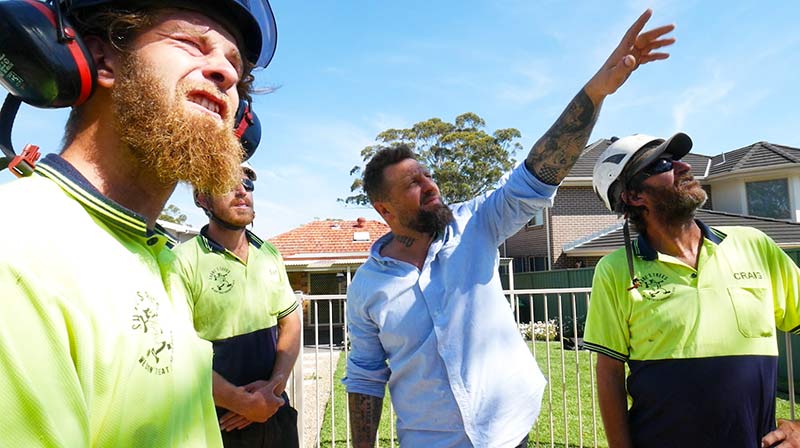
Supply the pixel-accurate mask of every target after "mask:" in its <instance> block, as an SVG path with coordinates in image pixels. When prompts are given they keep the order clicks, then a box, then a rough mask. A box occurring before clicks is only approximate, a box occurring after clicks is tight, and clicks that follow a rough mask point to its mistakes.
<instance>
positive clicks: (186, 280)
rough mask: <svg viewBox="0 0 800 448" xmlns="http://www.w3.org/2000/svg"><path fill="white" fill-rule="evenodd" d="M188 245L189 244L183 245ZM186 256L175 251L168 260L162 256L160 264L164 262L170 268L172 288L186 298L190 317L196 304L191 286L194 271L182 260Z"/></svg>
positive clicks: (179, 251) (193, 289) (192, 242)
mask: <svg viewBox="0 0 800 448" xmlns="http://www.w3.org/2000/svg"><path fill="white" fill-rule="evenodd" d="M184 244H190V243H184ZM191 244H194V241H191ZM184 257H186V255H185V254H184V253H183V252H182V251H181V250H180V246H179V250H176V251H175V252H173V253H172V254H171V256H170V257H169V258H167V256H164V255H162V256H161V259H162V263H163V262H164V260H166V262H167V263H169V264H168V265H169V267H170V275H171V277H170V280H171V282H172V283H173V284H172V287H173V288H176V289H177V290H178V291H180V293H182V294H183V295H184V297H186V303H187V305H189V310H190V311H191V313H192V315H194V306H195V303H196V300H197V299H196V294H195V288H194V285H193V283H194V282H193V279H194V270H193V269H192V267H191V266H190V264H189V263H187V262H186V261H185V259H184Z"/></svg>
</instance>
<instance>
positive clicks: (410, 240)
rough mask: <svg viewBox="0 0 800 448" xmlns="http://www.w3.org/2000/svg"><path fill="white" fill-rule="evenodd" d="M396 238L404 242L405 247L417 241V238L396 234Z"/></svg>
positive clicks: (399, 241)
mask: <svg viewBox="0 0 800 448" xmlns="http://www.w3.org/2000/svg"><path fill="white" fill-rule="evenodd" d="M394 239H396V240H397V242H398V243H400V244H402V245H403V246H405V247H411V245H412V244H414V241H417V239H416V238H412V237H410V236H403V235H395V236H394Z"/></svg>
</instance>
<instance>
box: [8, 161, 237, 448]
mask: <svg viewBox="0 0 800 448" xmlns="http://www.w3.org/2000/svg"><path fill="white" fill-rule="evenodd" d="M0 204H2V206H3V208H4V212H3V215H2V219H0V248H2V249H0V291H1V292H0V297H2V307H0V365H1V366H2V368H1V369H0V446H3V447H5V446H8V447H109V448H112V447H113V448H118V447H165V448H167V447H169V448H172V447H221V446H222V443H221V438H220V433H219V426H218V424H217V420H216V415H215V412H214V403H213V398H212V394H211V346H210V344H208V342H206V341H203V340H202V339H200V338H198V337H197V335H196V334H195V332H194V328H193V326H192V321H191V315H190V313H189V310H188V307H187V306H186V298H185V297H184V295H183V292H182V291H183V290H182V288H180V287H173V286H174V285H173V284H171V280H170V278H171V274H170V272H169V269H170V267H171V264H170V263H171V258H172V254H171V252H170V251H169V249H168V246H169V245H171V244H172V242H171V240H170V238H169V237H168V236H167V235H166V234H165V233H164V232H163V231H162V230H161V229H156V230H148V229H147V228H146V225H145V221H144V220H143V219H142V217H141V216H138V215H136V214H135V213H133V212H131V211H129V210H127V209H125V208H124V207H122V206H120V205H119V204H117V203H115V202H113V201H111V200H110V199H108V198H106V197H104V196H102V195H101V194H100V193H99V192H98V191H97V190H96V189H94V188H93V187H92V186H91V185H89V183H88V182H87V181H86V179H85V178H83V177H82V176H81V175H80V174H79V173H78V172H77V171H75V170H74V168H73V167H72V166H71V165H69V164H68V163H67V162H66V161H64V160H63V159H62V158H60V157H59V156H57V155H54V154H50V155H48V156H47V157H46V158H45V159H44V160H43V161H41V162H40V164H39V166H38V167H37V170H36V172H35V174H33V175H32V176H31V177H28V178H24V179H20V180H17V181H14V182H11V183H9V184H6V185H3V186H2V187H0Z"/></svg>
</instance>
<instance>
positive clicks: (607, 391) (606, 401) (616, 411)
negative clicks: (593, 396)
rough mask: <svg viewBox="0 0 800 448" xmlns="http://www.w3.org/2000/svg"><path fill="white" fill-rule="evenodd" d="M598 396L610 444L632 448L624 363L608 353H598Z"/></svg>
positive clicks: (616, 447)
mask: <svg viewBox="0 0 800 448" xmlns="http://www.w3.org/2000/svg"><path fill="white" fill-rule="evenodd" d="M597 396H598V398H599V401H600V415H601V416H602V417H603V426H604V427H605V429H606V438H607V439H608V446H609V447H610V448H632V447H633V442H632V441H631V435H630V429H629V427H628V393H627V391H626V390H625V364H624V363H622V362H621V361H618V360H616V359H614V358H610V357H608V356H606V355H602V354H598V355H597Z"/></svg>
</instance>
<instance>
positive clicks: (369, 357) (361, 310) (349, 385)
mask: <svg viewBox="0 0 800 448" xmlns="http://www.w3.org/2000/svg"><path fill="white" fill-rule="evenodd" d="M347 330H348V333H349V336H350V354H349V356H348V358H347V372H346V376H345V377H344V378H343V379H342V383H343V384H344V385H345V388H346V389H347V392H348V393H357V394H363V395H370V396H373V397H380V398H383V396H384V394H385V392H386V383H388V382H389V376H390V375H391V371H390V370H389V366H388V364H387V361H386V359H387V357H386V352H385V351H384V350H383V346H382V345H381V341H380V338H379V337H378V331H379V330H378V326H377V325H375V323H374V322H373V321H372V320H371V319H370V318H369V316H368V315H367V310H366V306H365V304H364V300H363V297H360V296H359V294H358V293H357V292H354V290H352V289H351V290H350V291H349V292H348V294H347Z"/></svg>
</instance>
